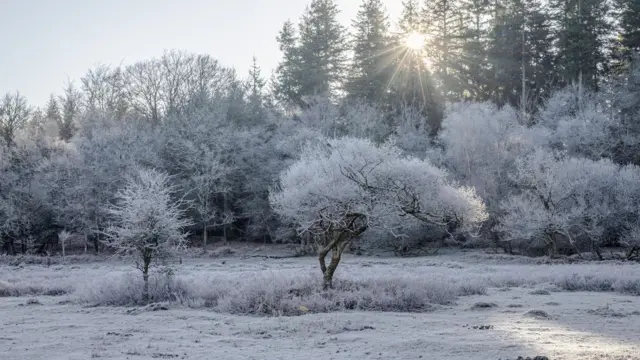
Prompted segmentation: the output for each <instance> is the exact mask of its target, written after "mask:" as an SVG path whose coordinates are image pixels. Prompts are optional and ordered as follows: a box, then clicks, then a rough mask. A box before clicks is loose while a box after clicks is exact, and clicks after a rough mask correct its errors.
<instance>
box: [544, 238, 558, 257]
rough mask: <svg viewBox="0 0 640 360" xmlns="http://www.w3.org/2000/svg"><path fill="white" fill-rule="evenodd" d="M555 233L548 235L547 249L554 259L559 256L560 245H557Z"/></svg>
mask: <svg viewBox="0 0 640 360" xmlns="http://www.w3.org/2000/svg"><path fill="white" fill-rule="evenodd" d="M554 236H555V235H553V234H552V235H547V251H548V252H549V258H551V259H554V258H556V257H558V247H557V246H556V241H555V238H554Z"/></svg>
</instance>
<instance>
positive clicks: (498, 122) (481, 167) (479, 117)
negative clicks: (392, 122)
mask: <svg viewBox="0 0 640 360" xmlns="http://www.w3.org/2000/svg"><path fill="white" fill-rule="evenodd" d="M517 119H518V117H517V114H516V112H515V110H514V109H513V108H510V107H504V108H503V109H498V108H497V107H496V106H495V105H493V104H490V103H457V104H453V105H452V106H451V107H450V108H449V109H448V111H447V114H446V116H445V118H444V121H443V123H442V131H441V133H440V135H439V141H440V142H441V143H442V145H443V146H444V152H443V153H442V154H441V157H442V158H441V160H440V161H441V162H443V163H444V164H446V166H447V167H448V168H449V169H450V170H451V171H452V172H453V173H454V174H455V175H457V177H458V178H459V179H460V180H461V181H462V182H463V183H464V184H466V185H468V186H473V187H475V188H476V191H477V192H478V195H480V196H481V197H482V198H483V199H485V201H486V202H487V205H488V206H490V208H492V209H493V210H496V209H495V208H496V206H497V203H498V202H499V201H500V199H502V198H504V196H506V195H507V194H508V192H509V191H510V189H509V183H508V181H507V180H508V179H507V172H508V171H509V170H511V169H512V168H513V163H514V161H515V159H516V157H517V156H519V155H521V154H526V153H528V152H530V151H532V149H533V148H534V146H535V145H536V144H538V143H539V139H538V137H537V136H536V135H537V134H536V133H535V132H533V131H531V130H529V129H527V128H526V127H524V126H522V125H520V124H519V123H518V120H517Z"/></svg>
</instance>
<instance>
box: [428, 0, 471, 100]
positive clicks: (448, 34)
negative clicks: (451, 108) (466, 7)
mask: <svg viewBox="0 0 640 360" xmlns="http://www.w3.org/2000/svg"><path fill="white" fill-rule="evenodd" d="M461 7H462V4H461V3H460V2H459V1H458V0H428V1H426V3H425V7H424V11H425V16H424V19H425V21H427V23H426V24H425V29H426V31H427V33H428V34H429V40H430V41H429V42H430V44H429V51H430V58H431V61H432V63H433V68H434V75H435V78H436V79H437V81H438V84H439V85H440V87H441V88H442V91H443V92H444V93H445V94H446V97H447V98H448V99H458V98H460V97H461V95H462V92H463V89H462V88H463V84H462V83H463V82H464V81H463V79H461V75H460V72H459V70H460V61H461V60H460V58H461V55H460V53H461V51H462V48H463V41H462V39H463V36H464V33H465V30H466V29H465V27H464V24H465V21H464V20H465V18H464V14H463V12H462V11H461Z"/></svg>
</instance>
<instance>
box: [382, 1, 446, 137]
mask: <svg viewBox="0 0 640 360" xmlns="http://www.w3.org/2000/svg"><path fill="white" fill-rule="evenodd" d="M402 4H403V11H402V14H401V17H400V20H399V22H398V25H399V26H398V27H399V32H398V33H397V34H396V36H395V37H394V48H395V49H396V52H395V53H394V55H395V60H394V62H393V75H392V76H391V79H390V80H389V101H390V102H389V106H390V107H391V109H392V110H394V111H401V109H403V108H404V107H406V106H410V107H413V108H415V109H417V110H419V111H420V112H421V113H422V114H423V115H424V116H425V117H426V119H427V125H428V126H429V129H430V130H431V132H432V134H435V133H436V132H437V131H438V129H439V128H440V123H441V122H442V115H443V105H444V103H443V98H442V95H441V93H440V91H439V90H438V89H437V87H436V84H435V82H434V81H433V77H432V75H431V72H430V71H429V68H428V66H427V61H426V60H427V59H426V55H427V54H426V53H425V51H424V50H417V49H410V48H409V47H408V46H406V44H405V41H406V38H407V36H409V35H410V34H411V33H414V32H417V33H423V30H424V28H423V25H424V23H423V22H422V21H421V10H420V7H419V3H418V1H416V0H407V1H403V3H402Z"/></svg>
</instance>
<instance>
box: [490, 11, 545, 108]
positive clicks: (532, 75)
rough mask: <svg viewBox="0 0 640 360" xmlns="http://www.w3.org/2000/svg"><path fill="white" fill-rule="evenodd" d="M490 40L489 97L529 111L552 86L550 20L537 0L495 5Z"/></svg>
mask: <svg viewBox="0 0 640 360" xmlns="http://www.w3.org/2000/svg"><path fill="white" fill-rule="evenodd" d="M494 14H495V18H494V19H493V21H494V22H493V26H492V30H491V33H490V41H489V50H488V51H489V54H488V56H489V66H490V68H489V76H488V87H487V92H488V94H487V95H488V96H489V98H490V99H491V100H492V101H494V102H495V103H497V104H498V105H500V106H502V105H505V104H509V105H512V106H515V107H520V108H521V110H522V111H523V114H524V113H525V112H526V111H527V110H531V107H532V106H531V105H532V104H537V103H539V102H540V101H542V99H543V98H544V96H546V95H547V94H548V90H549V88H550V87H551V86H553V84H554V76H553V62H552V55H551V49H552V36H551V29H550V21H549V17H548V15H547V14H546V12H545V11H544V9H543V8H542V5H541V2H539V1H538V0H512V1H510V2H508V3H504V6H503V5H501V4H497V8H496V9H495V12H494Z"/></svg>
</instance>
